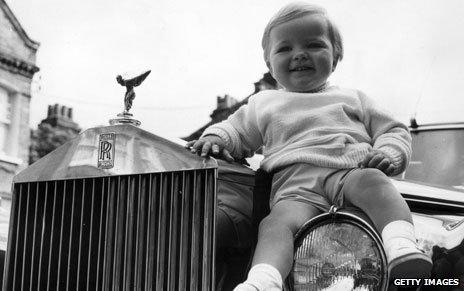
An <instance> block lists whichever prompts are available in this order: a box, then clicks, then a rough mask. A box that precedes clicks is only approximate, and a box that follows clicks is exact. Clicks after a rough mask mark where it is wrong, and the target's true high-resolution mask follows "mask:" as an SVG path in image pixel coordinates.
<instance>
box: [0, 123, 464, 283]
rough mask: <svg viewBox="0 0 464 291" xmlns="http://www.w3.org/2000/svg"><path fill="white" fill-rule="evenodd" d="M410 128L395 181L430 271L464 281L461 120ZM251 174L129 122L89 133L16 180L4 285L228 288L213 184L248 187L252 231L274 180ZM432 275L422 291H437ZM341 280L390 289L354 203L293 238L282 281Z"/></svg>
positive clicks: (372, 236)
mask: <svg viewBox="0 0 464 291" xmlns="http://www.w3.org/2000/svg"><path fill="white" fill-rule="evenodd" d="M412 133H413V138H414V144H413V146H414V152H415V153H414V156H413V163H412V166H411V167H410V169H409V170H408V171H407V172H406V173H405V174H404V176H402V177H396V178H394V179H393V182H394V184H395V186H396V187H397V188H398V189H399V191H400V192H401V193H402V194H403V196H404V197H405V198H406V200H407V202H408V204H409V205H410V207H411V209H412V211H413V219H414V223H415V225H416V234H417V237H418V239H419V244H420V246H421V247H422V248H423V249H424V251H425V252H426V253H427V254H428V255H430V256H431V257H432V259H433V261H434V269H433V274H432V276H433V278H434V279H459V280H460V281H457V282H458V283H459V284H461V285H460V286H454V287H455V288H463V285H462V284H463V283H464V256H463V253H464V243H463V239H464V191H463V189H462V186H463V179H462V173H463V171H464V167H463V164H462V162H463V152H462V148H463V147H462V145H463V143H462V140H463V139H464V126H463V124H459V125H448V126H442V127H433V126H423V127H422V126H419V127H417V128H413V129H412ZM432 141H436V143H432ZM453 142H456V143H453ZM458 143H460V144H461V147H459V146H458ZM451 169H452V170H451ZM448 170H449V171H448ZM445 171H446V172H445ZM453 175H454V176H453ZM254 176H255V172H254V171H252V170H250V169H249V168H248V167H246V166H243V165H238V164H228V163H225V162H222V161H217V160H215V159H213V158H210V159H203V158H200V157H198V156H196V155H192V154H191V153H189V152H188V151H187V150H186V149H185V148H184V147H183V146H182V145H180V144H178V143H176V142H172V141H170V140H168V139H164V138H162V137H159V136H157V135H154V134H152V133H149V132H147V131H144V130H142V129H140V128H139V127H137V126H135V125H132V124H126V123H116V124H113V125H110V126H104V127H96V128H91V129H88V130H86V131H84V132H82V133H81V134H80V135H79V136H78V137H77V138H75V139H74V140H72V141H70V142H68V143H66V144H65V145H63V146H61V147H60V148H58V149H57V150H55V151H54V152H52V153H50V154H49V155H47V156H45V157H44V158H42V159H41V160H39V161H37V162H36V163H34V164H33V165H31V166H30V167H29V168H27V169H25V170H24V171H22V172H21V173H19V174H18V175H17V176H16V177H15V178H14V182H13V200H12V209H11V219H10V230H9V239H8V247H7V254H6V260H5V272H4V278H3V279H4V280H3V290H5V291H6V290H24V289H38V290H43V289H47V290H49V289H50V290H68V289H73V290H83V289H85V290H109V289H114V290H133V289H137V290H221V289H226V288H225V287H224V286H227V284H224V281H223V280H220V279H221V278H224V274H221V275H218V274H219V272H218V271H219V270H217V269H216V261H215V256H216V245H215V244H216V240H215V235H216V231H215V227H214V226H215V223H216V215H217V212H218V205H217V196H218V193H217V189H224V187H220V185H225V184H224V183H226V184H227V183H228V184H229V185H232V188H234V185H240V186H243V185H245V187H244V188H243V187H242V188H240V189H241V191H242V193H241V194H242V195H243V197H239V196H237V197H236V199H249V198H247V197H249V196H251V195H252V193H251V192H252V191H253V186H254V194H255V195H254V197H253V199H254V201H255V202H256V201H260V202H259V203H255V205H254V210H253V211H254V214H253V215H254V226H255V227H254V228H252V229H251V230H250V234H254V233H255V231H256V225H257V223H258V220H259V218H260V217H262V216H263V215H265V213H266V211H267V210H266V205H267V204H268V203H267V200H266V199H267V198H266V197H267V195H269V194H268V189H269V185H270V184H269V181H270V177H269V175H268V174H267V173H265V172H263V171H261V170H258V172H257V174H256V180H254ZM450 176H453V177H450ZM432 184H433V185H432ZM437 184H440V185H437ZM226 188H227V187H226ZM247 189H248V190H247ZM221 191H223V190H221ZM244 197H245V198H244ZM249 204H250V203H249V202H248V203H247V204H246V205H249ZM244 205H245V204H244ZM249 207H250V206H249ZM250 209H251V207H250ZM250 209H248V211H251V210H250ZM245 215H246V214H245ZM243 267H246V265H244V266H243ZM436 282H438V281H434V284H435V285H434V286H423V287H422V289H423V290H427V288H433V290H437V287H441V286H437V285H436V284H437V283H436ZM440 282H442V281H440ZM453 282H455V281H453ZM337 287H338V288H342V289H338V290H351V289H356V290H387V289H388V288H390V289H394V288H396V287H395V286H394V285H392V284H389V278H388V273H387V263H386V256H385V252H384V249H383V245H382V242H381V239H380V237H379V235H378V233H377V232H376V231H375V230H374V228H373V227H372V226H371V223H370V221H369V220H368V219H367V218H366V217H365V215H364V214H363V213H361V212H359V211H358V210H356V209H336V208H332V209H331V211H330V213H324V214H321V215H320V216H317V217H315V218H313V219H311V220H310V221H308V222H307V223H306V224H305V225H304V226H303V227H302V228H301V230H300V231H299V232H298V234H297V236H296V239H295V263H294V267H293V269H292V272H291V274H290V275H289V277H288V278H287V280H286V288H288V289H289V290H330V288H337ZM445 287H446V288H448V289H446V290H450V289H449V287H450V286H445ZM454 287H453V288H454ZM438 289H439V288H438ZM456 290H458V289H456Z"/></svg>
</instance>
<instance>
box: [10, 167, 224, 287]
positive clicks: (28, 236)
mask: <svg viewBox="0 0 464 291" xmlns="http://www.w3.org/2000/svg"><path fill="white" fill-rule="evenodd" d="M215 191H216V169H205V170H190V171H179V172H167V173H152V174H140V175H128V176H112V177H103V178H84V179H75V180H58V181H46V182H29V183H17V184H15V185H14V194H13V204H12V214H11V220H10V232H9V241H8V250H7V255H6V263H5V273H4V282H3V290H29V289H32V290H213V289H214V272H213V271H214V217H215V212H216V206H215V205H216V201H215V200H216V195H215V194H216V193H215Z"/></svg>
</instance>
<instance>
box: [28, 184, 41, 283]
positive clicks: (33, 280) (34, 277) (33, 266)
mask: <svg viewBox="0 0 464 291" xmlns="http://www.w3.org/2000/svg"><path fill="white" fill-rule="evenodd" d="M35 192H36V193H35V196H36V199H35V208H34V233H33V237H32V240H33V244H32V264H31V269H32V270H31V281H30V285H29V289H31V290H32V289H37V276H38V269H39V267H38V266H36V263H35V261H37V264H38V260H36V256H35V252H36V246H38V244H37V243H36V238H37V236H38V235H39V234H38V231H39V229H40V228H39V227H37V220H38V218H37V217H38V211H39V210H38V209H39V201H40V199H39V187H38V186H37V187H36V191H35ZM34 271H36V272H34Z"/></svg>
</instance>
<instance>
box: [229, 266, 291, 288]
mask: <svg viewBox="0 0 464 291" xmlns="http://www.w3.org/2000/svg"><path fill="white" fill-rule="evenodd" d="M250 285H251V286H253V287H254V288H256V290H259V291H281V290H282V276H281V275H280V273H279V271H278V270H277V269H276V268H275V267H274V266H271V265H269V264H257V265H255V266H253V267H252V268H251V269H250V271H249V272H248V278H247V279H246V281H245V282H243V283H242V284H240V285H239V286H237V287H236V289H234V290H249V289H245V288H246V287H245V286H250ZM242 286H243V287H242ZM242 288H243V289H242Z"/></svg>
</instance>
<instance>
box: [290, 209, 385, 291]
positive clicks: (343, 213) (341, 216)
mask: <svg viewBox="0 0 464 291" xmlns="http://www.w3.org/2000/svg"><path fill="white" fill-rule="evenodd" d="M357 212H359V211H358V210H354V209H353V210H351V209H341V210H339V211H337V212H335V213H328V212H326V213H322V214H320V215H318V216H316V217H313V218H311V219H310V220H308V221H307V222H306V223H305V224H303V226H302V227H301V228H300V229H299V230H298V232H297V233H296V234H295V252H296V251H297V245H298V244H299V243H301V241H302V240H303V239H304V237H306V234H307V233H309V232H310V231H311V230H312V229H313V228H315V227H317V226H318V225H319V224H328V223H331V221H337V222H343V221H345V222H348V223H352V224H354V225H355V226H357V227H359V228H361V229H362V230H364V231H366V232H367V233H368V234H369V235H371V237H372V238H373V240H374V241H375V243H376V244H377V245H378V246H379V250H380V255H381V260H382V262H383V263H384V265H383V268H384V270H385V272H384V274H383V275H384V277H383V278H382V286H381V289H380V290H387V287H388V269H387V256H386V254H385V249H384V246H383V243H382V239H381V238H380V236H379V234H378V233H377V231H376V230H375V229H374V227H373V226H372V225H371V224H370V223H369V222H368V221H367V220H365V219H364V218H361V217H360V216H359V215H357V214H356V213H357ZM289 277H290V276H289ZM291 288H292V290H293V286H291Z"/></svg>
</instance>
